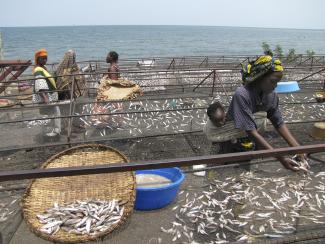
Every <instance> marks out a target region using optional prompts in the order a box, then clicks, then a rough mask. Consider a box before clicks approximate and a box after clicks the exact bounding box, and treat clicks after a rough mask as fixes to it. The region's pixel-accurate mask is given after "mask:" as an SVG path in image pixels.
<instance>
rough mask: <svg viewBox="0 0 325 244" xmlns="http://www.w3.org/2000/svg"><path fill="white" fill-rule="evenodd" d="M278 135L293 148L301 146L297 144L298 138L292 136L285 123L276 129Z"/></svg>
mask: <svg viewBox="0 0 325 244" xmlns="http://www.w3.org/2000/svg"><path fill="white" fill-rule="evenodd" d="M276 130H277V131H278V133H279V134H280V135H281V136H282V137H283V139H284V140H286V142H287V143H288V144H289V145H290V146H291V147H297V146H300V145H299V143H298V142H297V140H296V138H294V136H293V135H292V134H291V132H290V130H289V129H288V127H287V125H286V124H285V123H283V124H282V125H281V126H280V127H279V128H277V129H276Z"/></svg>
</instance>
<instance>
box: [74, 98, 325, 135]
mask: <svg viewBox="0 0 325 244" xmlns="http://www.w3.org/2000/svg"><path fill="white" fill-rule="evenodd" d="M213 100H218V101H221V102H222V103H223V104H224V106H227V105H228V104H229V102H228V101H227V99H226V96H225V95H224V94H221V93H218V94H216V95H215V97H214V98H213ZM280 100H281V105H280V107H281V111H282V115H283V118H284V119H285V121H287V122H301V121H306V122H307V121H310V120H320V119H322V118H324V116H325V106H324V105H323V104H316V103H312V102H311V101H313V100H314V97H313V95H312V94H311V95H308V96H301V95H299V94H295V95H292V94H290V95H286V96H282V95H281V99H280ZM211 102H212V99H211V97H209V98H203V97H202V98H194V97H189V98H168V99H166V98H163V99H155V100H142V101H123V102H119V103H118V106H117V105H116V104H117V103H116V104H114V103H101V104H100V106H98V105H94V104H86V105H84V106H83V111H82V112H81V113H80V114H77V115H80V116H81V117H80V120H81V122H82V124H84V127H85V128H91V127H96V128H97V129H101V131H100V132H99V133H100V135H101V136H103V137H106V136H109V135H110V134H111V133H109V132H110V130H113V129H114V130H115V132H117V131H118V134H115V135H114V136H134V137H136V136H147V135H153V134H162V133H166V134H171V133H183V132H191V131H196V130H202V128H203V125H204V124H205V123H206V109H205V108H206V107H207V105H208V104H210V103H211ZM98 108H101V109H98ZM121 112H122V114H121ZM105 113H109V114H110V115H97V116H95V114H105ZM83 114H94V116H84V117H83V116H82V115H83Z"/></svg>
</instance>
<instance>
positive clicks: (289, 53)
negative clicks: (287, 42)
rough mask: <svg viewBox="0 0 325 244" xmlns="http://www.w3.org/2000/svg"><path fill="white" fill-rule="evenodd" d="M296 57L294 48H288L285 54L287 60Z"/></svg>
mask: <svg viewBox="0 0 325 244" xmlns="http://www.w3.org/2000/svg"><path fill="white" fill-rule="evenodd" d="M296 57H297V55H296V49H294V48H290V49H289V51H288V54H287V61H289V62H290V61H293V60H294V59H295V58H296Z"/></svg>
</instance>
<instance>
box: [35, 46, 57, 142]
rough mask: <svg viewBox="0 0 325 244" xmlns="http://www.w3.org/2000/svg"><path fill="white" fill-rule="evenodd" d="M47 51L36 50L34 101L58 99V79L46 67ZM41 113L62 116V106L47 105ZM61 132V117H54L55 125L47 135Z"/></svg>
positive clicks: (45, 101)
mask: <svg viewBox="0 0 325 244" xmlns="http://www.w3.org/2000/svg"><path fill="white" fill-rule="evenodd" d="M46 62H47V51H46V50H45V49H40V50H38V51H36V52H35V68H34V70H33V75H34V77H35V84H34V92H33V102H34V103H44V104H51V103H53V102H57V101H58V92H57V91H56V90H57V86H56V81H55V79H54V78H53V77H52V75H51V74H50V73H49V72H48V70H47V68H46V66H45V65H46ZM40 113H41V114H45V115H49V116H51V117H52V116H54V117H60V115H61V113H60V108H59V107H58V106H54V107H50V106H46V107H44V108H40ZM60 133H61V119H60V118H56V119H54V125H53V126H52V127H51V128H49V130H48V131H46V135H47V136H55V135H59V134H60Z"/></svg>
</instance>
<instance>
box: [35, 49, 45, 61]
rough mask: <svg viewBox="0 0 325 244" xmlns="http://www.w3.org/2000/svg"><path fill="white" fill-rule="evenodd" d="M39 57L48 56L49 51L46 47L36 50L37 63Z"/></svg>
mask: <svg viewBox="0 0 325 244" xmlns="http://www.w3.org/2000/svg"><path fill="white" fill-rule="evenodd" d="M39 57H47V51H46V49H44V48H42V49H40V50H37V51H36V52H35V64H37V59H38V58H39Z"/></svg>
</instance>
